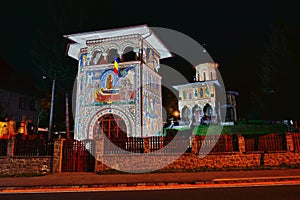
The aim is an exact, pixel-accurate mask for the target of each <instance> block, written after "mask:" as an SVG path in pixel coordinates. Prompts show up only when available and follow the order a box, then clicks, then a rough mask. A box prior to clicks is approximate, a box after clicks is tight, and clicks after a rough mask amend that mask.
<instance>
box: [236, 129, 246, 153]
mask: <svg viewBox="0 0 300 200" xmlns="http://www.w3.org/2000/svg"><path fill="white" fill-rule="evenodd" d="M237 136H238V145H239V152H241V153H244V152H246V147H245V138H244V136H242V135H241V134H237Z"/></svg>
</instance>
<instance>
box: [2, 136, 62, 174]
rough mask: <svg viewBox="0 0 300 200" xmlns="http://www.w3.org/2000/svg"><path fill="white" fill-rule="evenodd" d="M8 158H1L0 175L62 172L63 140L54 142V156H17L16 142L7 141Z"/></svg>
mask: <svg viewBox="0 0 300 200" xmlns="http://www.w3.org/2000/svg"><path fill="white" fill-rule="evenodd" d="M6 146H7V151H6V156H0V175H16V174H45V173H51V172H54V173H55V172H60V170H59V167H60V165H61V162H62V161H61V159H62V140H56V141H54V151H53V155H50V156H15V155H14V153H15V148H16V140H8V141H7V145H6Z"/></svg>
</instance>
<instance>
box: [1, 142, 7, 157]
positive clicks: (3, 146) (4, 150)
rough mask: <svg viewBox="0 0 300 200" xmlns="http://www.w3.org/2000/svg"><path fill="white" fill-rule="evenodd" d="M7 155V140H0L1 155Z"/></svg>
mask: <svg viewBox="0 0 300 200" xmlns="http://www.w3.org/2000/svg"><path fill="white" fill-rule="evenodd" d="M6 155H7V140H0V156H6Z"/></svg>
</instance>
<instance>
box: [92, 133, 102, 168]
mask: <svg viewBox="0 0 300 200" xmlns="http://www.w3.org/2000/svg"><path fill="white" fill-rule="evenodd" d="M100 135H102V134H100ZM95 150H96V151H95V155H94V156H95V171H96V172H99V171H103V170H104V163H103V162H104V161H103V159H104V138H103V136H102V137H97V138H95Z"/></svg>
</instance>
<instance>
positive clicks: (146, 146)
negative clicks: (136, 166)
mask: <svg viewBox="0 0 300 200" xmlns="http://www.w3.org/2000/svg"><path fill="white" fill-rule="evenodd" d="M143 139H144V153H150V137H146V138H143Z"/></svg>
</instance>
